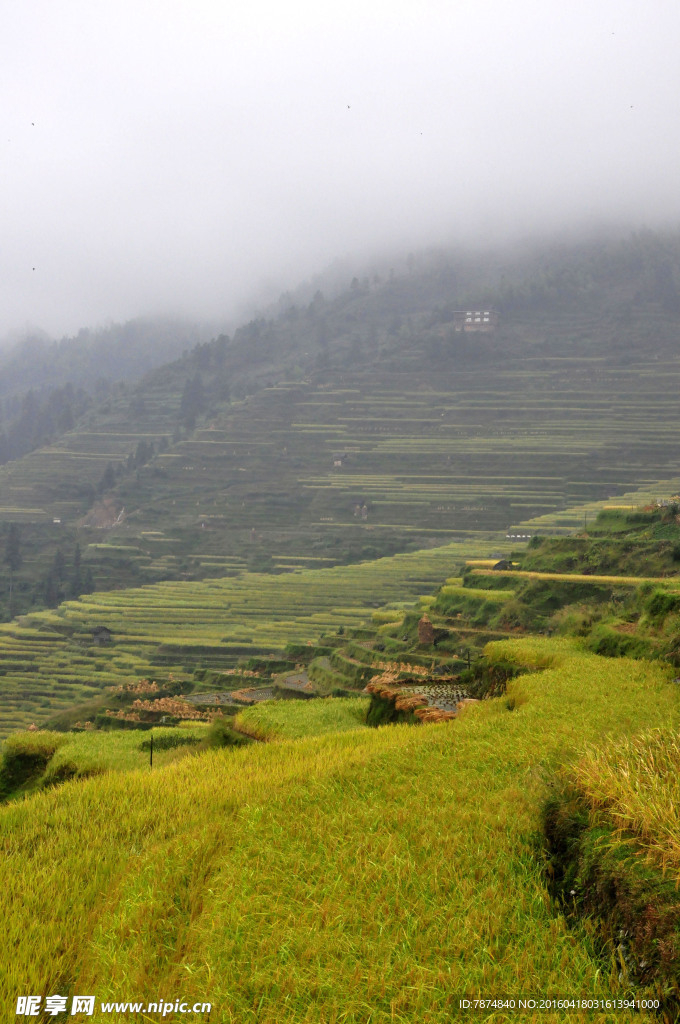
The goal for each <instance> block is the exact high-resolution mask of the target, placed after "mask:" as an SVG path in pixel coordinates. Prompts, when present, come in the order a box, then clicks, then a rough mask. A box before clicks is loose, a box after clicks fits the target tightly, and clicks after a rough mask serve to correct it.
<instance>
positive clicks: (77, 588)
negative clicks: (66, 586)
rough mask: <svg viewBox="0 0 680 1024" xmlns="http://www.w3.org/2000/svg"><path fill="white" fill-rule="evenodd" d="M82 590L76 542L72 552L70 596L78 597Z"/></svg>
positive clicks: (78, 552)
mask: <svg viewBox="0 0 680 1024" xmlns="http://www.w3.org/2000/svg"><path fill="white" fill-rule="evenodd" d="M82 592H83V576H82V570H81V566H80V544H76V549H75V551H74V553H73V577H72V579H71V597H80V595H81V594H82Z"/></svg>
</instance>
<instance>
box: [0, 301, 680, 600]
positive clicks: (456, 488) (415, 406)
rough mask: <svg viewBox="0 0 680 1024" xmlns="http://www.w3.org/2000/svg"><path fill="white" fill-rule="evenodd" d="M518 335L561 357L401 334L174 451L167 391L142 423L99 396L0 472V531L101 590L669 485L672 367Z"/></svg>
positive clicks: (675, 391)
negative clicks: (121, 472) (99, 492)
mask: <svg viewBox="0 0 680 1024" xmlns="http://www.w3.org/2000/svg"><path fill="white" fill-rule="evenodd" d="M522 330H523V331H524V332H525V333H527V332H529V333H531V331H534V332H535V333H537V339H538V338H539V337H541V338H542V337H546V338H551V339H552V344H553V348H554V347H555V339H559V338H560V337H563V338H564V351H565V355H564V356H554V355H547V354H533V355H531V354H529V355H527V354H526V352H525V354H524V355H521V356H517V357H510V356H509V355H508V356H505V357H503V358H499V359H498V360H497V361H496V362H495V363H490V364H485V365H484V366H483V367H481V366H477V365H475V364H474V363H470V362H469V361H468V362H467V363H465V364H463V365H461V366H458V365H456V364H455V361H452V360H451V359H446V360H444V361H443V363H442V366H441V367H437V366H434V365H433V360H432V359H431V358H427V357H426V356H425V355H424V350H423V349H421V348H419V347H418V341H417V340H416V341H415V342H414V343H413V344H412V345H411V346H410V348H407V349H405V348H404V346H403V345H402V346H401V348H399V346H396V347H395V348H394V351H393V353H392V350H391V349H389V348H388V347H384V348H383V350H382V352H381V355H380V357H379V358H378V359H376V360H373V361H369V360H367V359H364V360H363V361H361V360H358V361H357V364H356V366H353V367H351V368H350V369H346V370H343V371H336V370H334V371H326V372H324V373H316V374H315V375H314V374H313V375H311V376H310V377H309V378H308V379H306V380H302V381H300V380H298V381H294V382H291V381H288V382H286V381H280V382H278V383H276V384H274V383H272V385H271V386H268V387H265V388H264V389H262V390H261V391H259V392H258V393H257V394H255V395H252V396H251V397H249V398H247V399H244V400H242V401H234V402H232V403H231V404H226V405H223V406H221V407H219V408H216V409H215V410H213V412H212V413H211V414H210V416H209V417H208V418H207V419H206V420H204V421H203V422H201V424H200V426H199V429H198V430H196V431H195V432H194V433H193V434H192V435H191V436H190V437H186V438H185V439H184V440H181V441H176V443H174V444H170V443H169V441H170V439H171V438H172V434H173V430H175V431H176V424H177V415H178V409H179V405H180V401H181V395H180V394H179V392H178V391H177V385H176V382H175V383H173V384H172V386H170V384H168V383H167V382H166V383H164V379H163V377H162V375H160V376H156V377H153V378H151V379H150V382H149V384H148V387H147V389H146V391H145V411H144V415H143V416H135V415H132V414H131V412H130V400H129V395H127V396H124V395H118V396H114V398H112V399H110V401H109V406H108V410H109V411H108V412H107V413H105V414H97V415H95V414H94V413H93V414H91V416H90V420H91V422H89V425H88V423H87V422H86V423H84V424H83V425H81V428H80V429H79V430H78V431H74V432H72V433H71V434H69V435H66V437H65V438H63V439H62V441H61V442H60V443H59V444H55V445H53V446H52V447H49V448H45V449H43V450H41V451H39V452H35V453H33V454H32V455H31V456H27V457H26V458H25V459H22V460H19V461H18V462H16V463H13V464H10V465H8V466H5V467H2V468H0V521H2V520H5V521H10V520H11V521H17V522H23V523H25V524H26V526H27V528H28V527H29V526H30V527H31V529H33V530H34V531H37V530H38V529H41V530H43V531H46V533H49V535H50V537H51V538H52V543H53V544H57V543H59V542H60V538H63V537H64V536H65V534H66V532H67V531H68V530H71V531H72V537H73V540H72V543H75V538H76V536H77V538H78V539H79V541H80V544H81V547H82V548H83V552H84V555H83V557H84V559H85V561H86V562H87V563H89V564H90V566H91V567H92V568H93V571H94V576H95V581H96V583H97V586H98V587H100V588H107V587H110V586H111V585H115V586H124V585H130V584H131V583H137V584H138V583H143V582H146V581H148V582H156V581H159V580H161V579H170V578H175V579H182V578H185V579H186V578H203V577H210V576H222V575H226V574H232V573H238V572H240V571H242V570H243V569H244V568H249V569H251V570H252V569H255V570H258V571H272V572H290V571H294V570H295V569H296V568H300V567H305V566H306V567H315V566H318V565H330V564H334V563H337V562H349V561H358V560H360V559H362V558H363V559H366V558H372V557H376V556H379V555H381V554H387V553H392V552H395V551H399V550H408V549H411V550H412V549H415V548H418V547H426V546H429V545H432V544H440V543H445V542H446V541H448V540H453V539H456V540H464V539H468V540H472V541H478V540H482V541H484V542H486V541H488V540H493V539H494V538H499V537H505V536H506V534H509V535H512V536H513V537H514V536H515V535H517V534H519V535H526V534H527V533H529V532H531V528H530V524H533V528H534V530H538V531H539V532H542V533H564V532H566V531H569V530H573V529H575V528H578V527H579V526H580V525H581V524H582V522H583V520H584V519H585V518H587V517H589V516H590V517H592V516H593V515H594V513H595V511H596V509H597V508H598V507H601V505H602V504H603V503H607V502H608V501H610V500H612V499H613V500H616V501H625V500H626V497H623V498H622V497H621V496H622V495H623V496H627V495H630V494H632V493H638V494H643V493H644V494H650V495H652V496H657V495H659V494H667V493H668V492H669V490H676V489H677V487H678V485H679V484H680V481H679V480H678V475H677V474H678V462H677V445H676V437H675V429H674V424H675V423H676V421H677V417H678V413H679V412H680V398H679V397H678V396H679V395H680V388H679V387H678V385H679V383H680V359H679V358H676V357H674V356H659V358H658V359H654V358H651V359H649V358H646V360H645V361H644V362H643V361H640V360H637V361H630V362H628V363H624V364H622V365H621V364H620V365H618V366H614V365H612V363H611V362H610V361H609V360H608V359H607V358H604V357H602V358H600V357H596V356H588V355H583V354H582V355H578V356H576V355H569V354H568V353H569V351H570V350H571V348H573V345H572V342H573V339H574V338H584V337H586V336H588V332H589V331H592V332H593V337H596V335H597V325H596V324H591V323H590V322H589V321H587V320H579V318H578V316H565V317H563V318H562V320H559V319H556V320H555V321H554V322H553V321H551V322H550V323H546V324H543V325H542V327H541V328H540V331H539V329H538V328H537V327H536V325H534V326H533V327H530V325H527V324H524V325H522ZM541 332H542V333H541ZM570 339H571V341H570ZM541 344H542V342H541ZM593 344H595V342H594V343H593ZM537 348H538V349H539V350H540V348H541V346H540V345H538V343H537ZM391 353H392V354H391ZM172 380H173V381H174V378H172ZM173 388H174V390H173ZM164 389H165V390H164ZM161 438H164V439H165V441H166V442H168V447H167V448H166V449H165V450H163V451H162V452H159V453H158V454H157V455H156V457H155V458H154V459H153V460H151V461H150V462H149V463H148V464H146V465H144V466H141V467H139V468H138V469H137V470H136V471H135V472H134V473H128V474H127V475H125V476H124V477H123V479H122V480H121V481H120V482H119V483H118V484H117V485H116V487H115V488H114V490H113V491H112V492H111V498H112V501H113V507H114V508H115V509H116V510H118V509H124V510H125V512H124V515H123V516H122V518H121V521H120V523H118V525H116V526H115V527H114V528H113V529H109V530H106V531H104V530H101V529H95V528H93V527H92V526H83V525H81V526H79V527H78V528H77V529H76V524H77V523H79V522H81V521H82V517H83V516H84V515H85V513H86V512H87V510H88V509H89V508H90V506H91V504H92V501H93V488H94V487H95V485H96V484H97V482H98V481H99V480H100V479H101V476H102V473H103V471H104V469H105V467H106V464H107V462H112V463H113V464H114V465H118V464H122V463H123V462H124V461H125V460H126V459H127V457H128V456H129V455H130V453H131V452H133V451H134V449H135V447H136V445H137V444H138V443H139V442H140V441H146V442H149V441H156V442H159V441H160V439H161ZM664 481H665V482H666V483H663V482H664ZM631 503H634V501H631ZM55 519H56V520H60V522H59V523H54V522H53V520H55ZM109 525H110V524H109Z"/></svg>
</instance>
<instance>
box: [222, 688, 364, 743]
mask: <svg viewBox="0 0 680 1024" xmlns="http://www.w3.org/2000/svg"><path fill="white" fill-rule="evenodd" d="M368 704H369V701H368V698H367V697H334V698H333V699H331V700H313V701H300V702H296V703H295V704H294V705H293V704H290V702H285V703H282V702H280V701H272V702H269V701H264V702H263V703H262V704H256V705H254V706H253V707H250V708H246V709H245V710H244V711H240V712H239V713H238V715H237V716H236V719H235V721H234V725H235V726H236V728H237V729H239V730H240V731H241V732H245V733H247V734H248V735H249V736H255V737H256V738H257V739H261V740H274V739H277V740H279V739H280V740H297V739H301V738H302V737H303V736H322V735H324V733H327V732H345V731H346V730H348V729H359V728H362V727H365V723H366V712H367V710H368Z"/></svg>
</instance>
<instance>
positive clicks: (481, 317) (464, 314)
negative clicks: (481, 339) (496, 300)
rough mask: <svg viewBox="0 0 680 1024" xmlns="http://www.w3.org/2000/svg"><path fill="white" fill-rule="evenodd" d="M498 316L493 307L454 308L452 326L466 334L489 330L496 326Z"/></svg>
mask: <svg viewBox="0 0 680 1024" xmlns="http://www.w3.org/2000/svg"><path fill="white" fill-rule="evenodd" d="M498 321H499V316H498V313H497V312H496V310H494V309H455V310H454V311H453V327H454V330H456V331H464V332H465V333H466V334H467V333H469V332H471V331H472V332H474V331H482V332H489V331H493V330H495V329H496V327H498Z"/></svg>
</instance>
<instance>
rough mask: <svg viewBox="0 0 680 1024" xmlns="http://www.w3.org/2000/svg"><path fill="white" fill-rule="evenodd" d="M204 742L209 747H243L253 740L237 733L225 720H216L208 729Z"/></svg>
mask: <svg viewBox="0 0 680 1024" xmlns="http://www.w3.org/2000/svg"><path fill="white" fill-rule="evenodd" d="M205 742H206V744H207V746H209V747H245V746H246V744H248V743H252V742H253V739H252V737H251V736H245V735H244V734H243V733H242V732H237V731H236V730H235V729H234V728H233V727H232V726H231V725H230V724H229V722H228V721H227V720H226V719H225V718H216V719H215V720H214V721H213V723H212V725H211V726H210V728H209V729H208V734H207V736H206V739H205Z"/></svg>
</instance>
